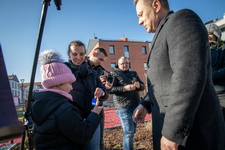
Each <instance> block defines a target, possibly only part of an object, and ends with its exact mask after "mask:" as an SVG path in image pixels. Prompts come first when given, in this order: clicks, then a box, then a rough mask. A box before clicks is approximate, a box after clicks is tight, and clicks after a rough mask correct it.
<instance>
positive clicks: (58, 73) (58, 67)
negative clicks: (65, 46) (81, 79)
mask: <svg viewBox="0 0 225 150" xmlns="http://www.w3.org/2000/svg"><path fill="white" fill-rule="evenodd" d="M39 61H40V63H41V65H42V66H41V73H42V85H43V87H44V88H45V89H48V88H51V87H53V86H56V85H60V84H63V83H68V82H74V81H76V78H75V76H74V75H73V74H72V72H71V70H70V69H69V68H68V67H67V66H66V65H65V64H63V60H62V59H61V58H60V55H59V54H58V53H56V52H55V51H54V50H45V51H43V52H42V53H41V54H40V57H39Z"/></svg>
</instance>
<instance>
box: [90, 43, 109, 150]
mask: <svg viewBox="0 0 225 150" xmlns="http://www.w3.org/2000/svg"><path fill="white" fill-rule="evenodd" d="M106 57H107V53H106V50H105V49H104V48H101V47H97V48H95V49H94V52H93V53H92V54H91V56H90V57H89V58H88V64H89V65H90V66H91V67H92V69H93V70H94V71H96V73H97V76H98V77H99V79H100V77H101V76H103V77H104V70H103V68H102V66H101V64H102V63H103V62H104V61H105V58H106ZM101 103H102V105H103V102H101ZM100 116H101V117H102V120H101V123H100V150H104V139H103V137H104V123H105V115H104V109H103V110H102V111H101V113H100Z"/></svg>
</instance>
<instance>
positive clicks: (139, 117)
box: [132, 104, 148, 123]
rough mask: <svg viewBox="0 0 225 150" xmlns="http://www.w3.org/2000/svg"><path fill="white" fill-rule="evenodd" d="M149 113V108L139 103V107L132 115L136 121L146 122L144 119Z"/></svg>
mask: <svg viewBox="0 0 225 150" xmlns="http://www.w3.org/2000/svg"><path fill="white" fill-rule="evenodd" d="M147 113H148V111H147V109H146V108H145V107H144V106H143V105H141V104H139V105H138V107H137V108H136V109H135V110H134V112H133V116H132V118H133V121H134V122H135V123H142V122H144V119H145V116H146V114H147Z"/></svg>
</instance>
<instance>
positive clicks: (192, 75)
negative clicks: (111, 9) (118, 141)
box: [133, 0, 225, 150]
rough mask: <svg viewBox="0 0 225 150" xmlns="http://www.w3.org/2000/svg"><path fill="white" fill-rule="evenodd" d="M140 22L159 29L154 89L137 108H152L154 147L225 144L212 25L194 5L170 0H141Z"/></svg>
mask: <svg viewBox="0 0 225 150" xmlns="http://www.w3.org/2000/svg"><path fill="white" fill-rule="evenodd" d="M134 4H135V5H136V11H137V16H138V17H139V24H140V25H143V26H144V27H145V29H146V30H147V32H148V33H155V35H154V38H153V41H152V44H151V49H150V54H149V58H148V70H147V82H148V93H147V94H146V96H145V98H143V100H142V101H141V103H140V104H139V106H138V107H137V108H136V111H135V112H134V114H133V119H134V121H135V122H141V121H143V119H144V117H145V115H146V114H147V112H149V113H152V120H153V122H152V123H153V144H154V150H160V149H161V150H224V149H225V142H224V141H225V125H224V121H223V118H222V112H221V109H220V104H219V101H218V99H217V95H216V92H215V90H214V87H213V83H212V74H211V63H210V53H209V43H208V35H207V30H206V28H205V26H204V24H203V23H202V21H201V19H200V18H199V17H198V15H196V13H194V12H193V11H191V10H189V9H183V10H180V11H177V12H175V13H174V12H173V11H170V8H169V4H168V2H167V0H135V1H134Z"/></svg>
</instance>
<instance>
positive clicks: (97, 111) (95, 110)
mask: <svg viewBox="0 0 225 150" xmlns="http://www.w3.org/2000/svg"><path fill="white" fill-rule="evenodd" d="M99 103H100V101H99V100H97V101H96V105H95V107H94V108H93V110H92V112H95V113H97V114H100V112H101V111H102V109H103V106H98V105H99Z"/></svg>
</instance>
